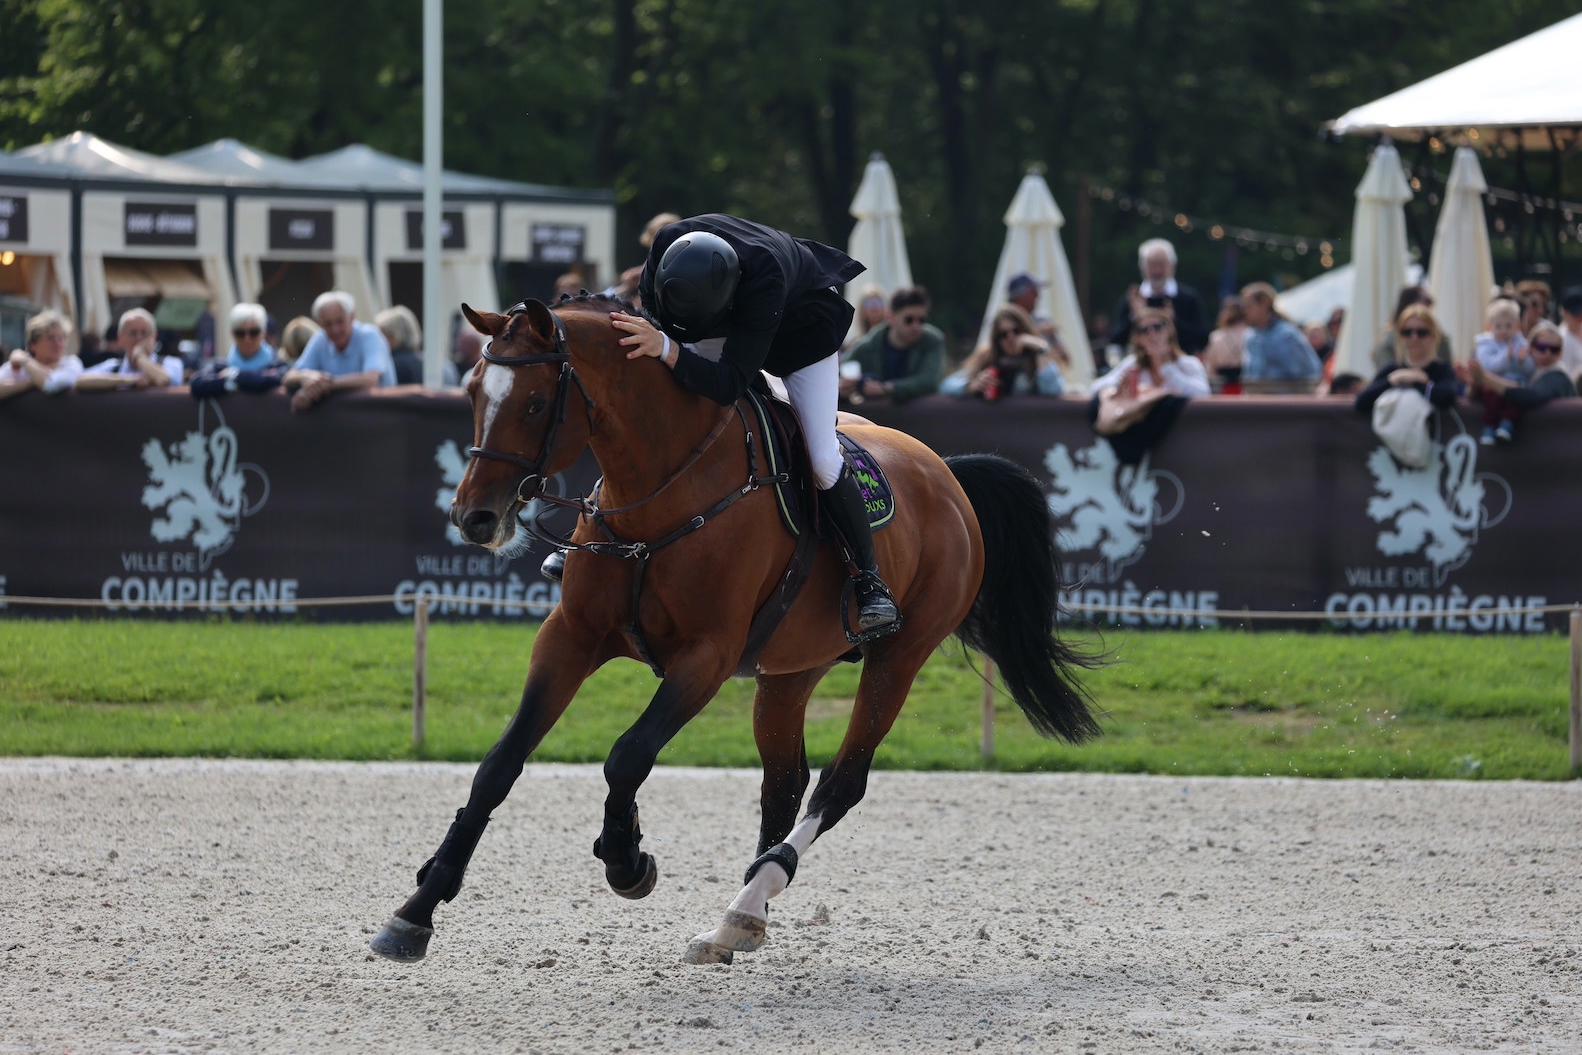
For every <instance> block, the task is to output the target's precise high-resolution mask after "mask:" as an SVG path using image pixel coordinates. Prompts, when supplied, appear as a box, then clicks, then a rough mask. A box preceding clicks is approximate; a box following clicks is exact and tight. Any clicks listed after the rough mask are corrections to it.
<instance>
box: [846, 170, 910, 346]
mask: <svg viewBox="0 0 1582 1055" xmlns="http://www.w3.org/2000/svg"><path fill="white" fill-rule="evenodd" d="M851 214H852V215H853V216H855V217H856V218H857V226H855V227H853V228H852V229H851V240H850V241H849V242H848V243H847V251H848V252H849V253H850V255H851V257H852V258H853V259H854V260H860V261H862V262H863V263H864V264H866V265H867V266H868V270H867V271H865V272H863V273H862V274H861V275H858V276H857V280H856V281H855V282H850V283H848V284H847V285H846V299H847V300H848V301H850V302H851V303H852V305H853V306H857V307H860V306H861V305H860V302H861V300H862V291H863V290H864V289H866V288H868V287H869V286H878V287H879V288H880V289H881V290H883V291H884V296H885V299H886V300H888V299H889V297H890V294H892V293H894V292H895V291H896V290H898V289H903V288H905V287H907V286H910V285H911V284H912V264H911V262H910V261H909V260H907V256H906V232H905V230H903V229H902V226H901V199H900V197H899V196H898V195H897V194H896V192H895V174H894V173H893V172H891V171H890V163H889V162H888V161H886V160H884V155H883V154H875V155H873V157H872V158H870V159H869V161H868V167H867V168H866V169H865V170H864V171H863V174H862V183H861V185H860V186H858V188H857V196H856V197H855V198H853V199H852V201H851ZM857 325H858V323H857V319H856V318H853V319H852V328H853V330H854V331H855V329H856V327H857Z"/></svg>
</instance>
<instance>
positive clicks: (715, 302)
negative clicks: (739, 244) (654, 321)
mask: <svg viewBox="0 0 1582 1055" xmlns="http://www.w3.org/2000/svg"><path fill="white" fill-rule="evenodd" d="M741 270H742V269H741V262H740V261H739V260H738V259H737V257H736V250H735V249H733V248H731V244H730V243H729V242H727V241H726V240H725V239H723V238H721V237H720V236H719V235H717V234H709V233H708V232H707V231H694V232H692V233H691V234H684V235H682V236H681V237H680V238H677V239H676V240H675V241H674V242H672V243H671V245H670V248H669V249H666V250H665V254H664V256H662V257H660V258H659V267H658V269H657V270H656V271H655V272H654V299H656V300H657V301H658V302H659V303H658V304H656V305H655V308H656V309H657V313H658V315H659V317H660V319H662V320H663V321H664V322H665V323H666V324H668V325H669V326H671V327H672V328H674V329H676V330H678V331H680V332H681V333H688V332H693V331H700V330H702V329H703V327H704V326H706V325H707V324H708V323H709V322H711V321H712V320H713V319H715V318H716V317H717V316H718V315H719V314H720V313H721V312H722V311H724V310H725V309H726V308H727V307H729V306H730V303H731V297H732V296H734V295H735V293H736V280H737V279H738V278H740V277H741Z"/></svg>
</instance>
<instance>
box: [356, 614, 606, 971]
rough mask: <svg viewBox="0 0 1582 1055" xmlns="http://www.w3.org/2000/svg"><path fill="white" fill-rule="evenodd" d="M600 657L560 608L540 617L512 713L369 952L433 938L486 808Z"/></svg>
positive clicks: (386, 952)
mask: <svg viewBox="0 0 1582 1055" xmlns="http://www.w3.org/2000/svg"><path fill="white" fill-rule="evenodd" d="M600 661H601V660H600V657H598V656H596V655H595V645H594V642H593V640H592V639H591V638H590V636H589V635H587V634H585V633H583V632H581V631H579V630H577V629H575V628H573V627H572V626H570V625H569V621H568V620H566V619H565V618H563V617H562V616H561V612H560V611H559V610H557V611H555V612H554V613H552V614H551V615H550V617H549V619H547V620H546V621H545V623H544V626H543V628H542V629H541V630H540V631H539V633H538V638H537V640H536V641H535V642H534V645H533V659H532V665H531V667H530V669H529V671H528V676H527V683H526V685H525V686H524V688H523V690H522V702H521V704H520V705H519V706H518V707H517V710H516V714H515V715H514V716H513V717H512V719H511V722H510V724H509V725H508V726H506V729H505V733H504V735H502V736H501V737H500V740H499V742H498V743H496V744H495V745H494V747H493V748H491V749H490V751H489V753H488V754H487V755H485V756H484V759H483V762H482V763H480V764H479V766H478V772H477V774H476V775H474V777H473V780H472V793H471V794H470V795H469V796H468V799H467V805H466V806H464V807H462V808H461V809H459V810H457V811H456V819H455V820H454V821H452V822H451V825H450V828H449V830H447V831H446V833H445V838H444V840H443V841H442V842H441V843H440V845H439V849H438V850H437V851H435V853H434V856H433V857H430V858H429V859H428V860H427V861H426V862H425V863H424V864H423V866H422V867H421V868H419V869H418V873H417V884H418V888H417V890H416V891H415V892H414V893H413V894H412V896H411V897H409V898H407V900H406V902H405V903H404V904H403V905H402V906H401V907H400V908H399V909H397V910H396V913H395V915H394V916H392V917H391V918H390V921H389V922H388V923H386V924H385V926H384V929H383V930H381V931H380V932H379V933H378V934H377V935H375V937H374V939H373V940H372V941H371V942H369V947H370V948H372V949H373V951H374V952H376V953H378V954H379V955H381V956H384V957H387V958H389V959H392V960H399V961H402V962H412V961H415V960H421V959H422V958H423V956H424V954H425V953H426V952H427V951H428V943H429V939H430V938H432V937H433V936H434V908H435V906H437V905H438V904H439V903H440V902H441V901H450V900H451V899H452V898H454V897H455V896H456V895H457V893H459V892H460V890H461V881H462V876H463V875H464V874H465V873H466V871H467V863H468V862H469V861H470V860H471V859H472V854H473V850H474V849H476V848H477V845H478V839H479V838H480V837H481V836H482V835H483V830H484V828H485V827H486V826H487V825H488V823H489V817H490V814H492V813H493V812H494V810H495V809H496V808H497V807H498V806H499V805H500V803H502V802H504V801H505V797H506V796H507V795H509V794H510V792H511V786H512V785H513V784H515V783H516V778H517V777H519V776H520V775H521V773H522V766H523V765H524V764H526V762H527V757H528V755H529V754H531V753H532V751H533V749H534V748H536V747H537V746H538V745H539V743H540V742H541V741H542V740H543V739H544V737H545V736H546V735H547V734H548V733H549V730H550V729H551V728H552V727H553V726H554V724H555V722H556V721H558V720H559V718H560V716H561V715H562V714H564V713H565V710H566V707H567V705H568V704H570V703H571V699H572V697H573V696H575V695H576V693H577V690H578V689H579V688H581V686H582V683H583V682H584V681H586V680H587V678H588V675H589V674H591V673H592V672H593V671H594V670H595V669H596V668H597V667H598V665H599V662H600Z"/></svg>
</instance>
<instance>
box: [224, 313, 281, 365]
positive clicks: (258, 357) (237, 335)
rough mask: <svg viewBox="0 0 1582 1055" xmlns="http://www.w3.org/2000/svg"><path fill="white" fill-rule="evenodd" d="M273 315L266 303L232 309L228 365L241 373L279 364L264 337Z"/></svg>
mask: <svg viewBox="0 0 1582 1055" xmlns="http://www.w3.org/2000/svg"><path fill="white" fill-rule="evenodd" d="M268 318H269V316H268V315H267V314H266V313H265V311H264V306H263V305H262V304H247V303H243V304H238V305H236V307H234V308H232V309H231V341H232V342H233V343H232V344H231V354H230V355H228V356H226V359H225V365H226V366H228V367H230V368H231V369H232V370H235V371H236V372H237V373H239V374H247V373H257V372H259V371H260V370H267V369H269V368H270V367H271V366H274V365H276V363H275V350H274V349H273V348H272V347H270V345H269V342H268V341H266V340H264V326H265V325H266V324H267V322H268Z"/></svg>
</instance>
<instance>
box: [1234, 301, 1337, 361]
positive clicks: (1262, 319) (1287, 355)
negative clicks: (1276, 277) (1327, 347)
mask: <svg viewBox="0 0 1582 1055" xmlns="http://www.w3.org/2000/svg"><path fill="white" fill-rule="evenodd" d="M1241 303H1242V308H1243V310H1244V311H1245V312H1246V313H1247V325H1248V327H1249V332H1248V334H1247V365H1246V367H1245V368H1244V369H1243V370H1242V374H1241V377H1242V380H1243V381H1255V382H1256V381H1311V382H1313V383H1315V384H1316V383H1317V382H1318V379H1319V377H1320V375H1322V374H1323V372H1324V365H1323V363H1321V362H1319V359H1318V353H1317V352H1315V351H1313V346H1312V344H1311V343H1309V342H1308V339H1307V338H1306V337H1304V336H1303V335H1302V331H1301V330H1299V329H1297V328H1296V327H1295V326H1293V325H1292V324H1291V323H1290V322H1288V321H1287V320H1285V319H1283V318H1281V317H1280V315H1279V314H1277V313H1276V312H1275V310H1274V287H1273V286H1271V285H1269V283H1267V282H1254V283H1253V284H1252V285H1250V286H1247V287H1246V288H1245V289H1243V290H1242V291H1241Z"/></svg>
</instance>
